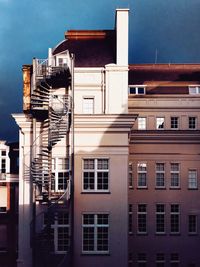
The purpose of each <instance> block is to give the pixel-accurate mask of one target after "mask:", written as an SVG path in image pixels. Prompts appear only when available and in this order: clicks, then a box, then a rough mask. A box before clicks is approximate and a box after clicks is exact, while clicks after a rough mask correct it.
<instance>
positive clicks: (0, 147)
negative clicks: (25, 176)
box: [0, 140, 18, 267]
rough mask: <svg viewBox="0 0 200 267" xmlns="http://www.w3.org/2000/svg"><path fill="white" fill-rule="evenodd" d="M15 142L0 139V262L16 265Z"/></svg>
mask: <svg viewBox="0 0 200 267" xmlns="http://www.w3.org/2000/svg"><path fill="white" fill-rule="evenodd" d="M17 155H18V147H17V144H10V145H7V144H6V142H5V141H3V140H0V263H1V266H3V267H4V266H5V267H12V266H16V259H17V225H18V216H17V215H18V173H17V172H18V170H17V166H16V163H17Z"/></svg>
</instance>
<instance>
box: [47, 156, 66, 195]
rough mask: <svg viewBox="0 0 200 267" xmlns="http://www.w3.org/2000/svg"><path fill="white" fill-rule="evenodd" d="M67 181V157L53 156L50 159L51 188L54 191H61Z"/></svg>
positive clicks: (64, 188)
mask: <svg viewBox="0 0 200 267" xmlns="http://www.w3.org/2000/svg"><path fill="white" fill-rule="evenodd" d="M68 181H69V159H68V158H54V159H53V160H52V180H51V189H52V191H54V192H63V191H64V190H66V189H67V185H68Z"/></svg>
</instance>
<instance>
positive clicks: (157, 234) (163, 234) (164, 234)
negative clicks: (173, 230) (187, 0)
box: [155, 233, 167, 236]
mask: <svg viewBox="0 0 200 267" xmlns="http://www.w3.org/2000/svg"><path fill="white" fill-rule="evenodd" d="M155 235H156V236H166V235H167V234H166V233H155Z"/></svg>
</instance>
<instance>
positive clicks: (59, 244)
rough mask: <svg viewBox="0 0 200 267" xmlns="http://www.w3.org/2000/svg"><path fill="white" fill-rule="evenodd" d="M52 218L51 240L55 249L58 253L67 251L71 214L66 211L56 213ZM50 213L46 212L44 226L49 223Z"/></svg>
mask: <svg viewBox="0 0 200 267" xmlns="http://www.w3.org/2000/svg"><path fill="white" fill-rule="evenodd" d="M53 218H54V219H53V220H51V224H50V227H51V240H52V243H53V244H54V245H53V248H52V249H53V251H54V252H55V253H57V254H62V253H66V252H67V251H68V250H69V242H70V238H69V214H68V213H67V212H64V211H62V212H61V211H60V212H56V213H54V217H53ZM47 222H48V214H47V213H45V214H44V226H46V225H47Z"/></svg>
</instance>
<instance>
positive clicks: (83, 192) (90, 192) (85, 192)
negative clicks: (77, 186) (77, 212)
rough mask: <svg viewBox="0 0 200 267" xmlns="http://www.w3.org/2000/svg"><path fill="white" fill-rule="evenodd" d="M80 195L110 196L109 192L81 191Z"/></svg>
mask: <svg viewBox="0 0 200 267" xmlns="http://www.w3.org/2000/svg"><path fill="white" fill-rule="evenodd" d="M81 194H83V195H84V194H111V192H110V191H100V192H99V191H82V192H81Z"/></svg>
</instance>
